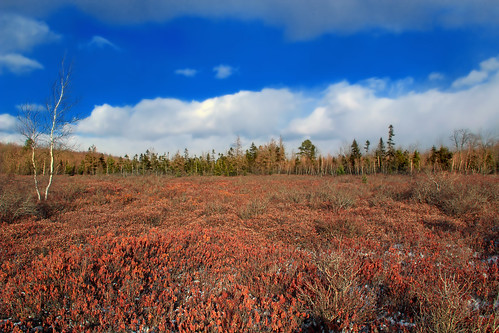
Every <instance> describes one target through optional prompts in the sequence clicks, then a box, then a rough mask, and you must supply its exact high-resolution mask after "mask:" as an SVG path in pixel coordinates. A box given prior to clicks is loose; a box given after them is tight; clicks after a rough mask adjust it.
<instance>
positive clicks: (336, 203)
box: [0, 174, 499, 332]
mask: <svg viewBox="0 0 499 333" xmlns="http://www.w3.org/2000/svg"><path fill="white" fill-rule="evenodd" d="M31 182H32V178H31V177H27V176H26V177H25V176H5V175H4V176H1V178H0V186H1V191H0V195H1V201H0V218H1V219H2V223H1V225H0V226H1V229H0V239H1V244H0V264H1V268H0V331H7V332H9V331H36V330H34V329H33V328H36V329H37V330H38V331H47V332H51V331H52V330H55V331H66V332H80V331H92V332H99V331H100V332H111V331H120V332H163V331H174V332H193V331H199V332H265V331H280V332H296V331H305V332H357V331H360V332H398V331H408V332H498V331H499V272H498V265H499V256H498V254H499V178H498V177H497V176H482V175H468V176H464V175H453V174H419V175H417V176H413V177H411V176H395V175H393V176H385V175H378V176H368V177H361V176H338V177H313V176H282V175H281V176H245V177H180V178H175V177H157V176H133V177H127V178H123V177H118V176H109V177H106V176H94V177H92V176H75V177H69V176H58V177H56V178H55V182H54V185H53V188H52V192H51V197H49V200H48V201H47V202H42V203H37V202H36V201H35V200H34V189H33V185H32V183H31Z"/></svg>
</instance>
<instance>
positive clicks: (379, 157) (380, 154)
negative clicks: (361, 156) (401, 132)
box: [375, 138, 386, 170]
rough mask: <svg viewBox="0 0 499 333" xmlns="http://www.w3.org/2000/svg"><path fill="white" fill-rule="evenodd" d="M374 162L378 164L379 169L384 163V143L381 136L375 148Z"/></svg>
mask: <svg viewBox="0 0 499 333" xmlns="http://www.w3.org/2000/svg"><path fill="white" fill-rule="evenodd" d="M375 154H376V162H377V164H378V169H379V170H381V168H382V167H383V165H384V159H385V155H386V151H385V143H384V142H383V138H379V143H378V147H377V148H376V152H375Z"/></svg>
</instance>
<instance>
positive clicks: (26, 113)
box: [18, 59, 78, 200]
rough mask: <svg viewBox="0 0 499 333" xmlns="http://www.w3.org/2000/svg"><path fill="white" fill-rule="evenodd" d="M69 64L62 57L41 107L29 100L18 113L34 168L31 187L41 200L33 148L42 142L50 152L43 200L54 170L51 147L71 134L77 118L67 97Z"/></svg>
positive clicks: (39, 145)
mask: <svg viewBox="0 0 499 333" xmlns="http://www.w3.org/2000/svg"><path fill="white" fill-rule="evenodd" d="M71 74H72V72H71V65H69V66H68V65H66V63H65V59H62V61H61V65H60V70H59V75H58V78H57V80H56V81H55V82H54V84H53V86H52V95H51V97H50V98H49V99H48V100H47V102H46V103H45V110H44V111H41V110H38V109H37V107H36V106H33V105H32V104H25V105H24V106H22V107H21V112H20V114H19V116H18V120H19V122H18V124H19V133H20V134H22V135H23V136H24V137H25V138H26V143H27V145H28V146H29V147H30V148H31V162H32V165H33V169H34V172H33V174H34V181H35V189H36V193H37V195H38V200H41V195H40V190H39V186H38V179H37V170H36V151H37V149H38V148H39V147H43V146H46V147H47V148H48V151H49V156H50V169H49V179H48V182H47V186H46V187H45V191H44V200H47V198H48V193H49V189H50V186H51V185H52V181H53V176H54V173H55V170H54V149H55V148H58V147H59V146H61V145H62V144H63V143H64V140H65V139H67V138H68V137H69V135H70V134H71V128H72V125H74V124H75V123H76V122H77V121H78V119H77V118H76V117H71V115H70V110H71V108H72V107H73V106H74V100H73V99H71V94H70V87H71Z"/></svg>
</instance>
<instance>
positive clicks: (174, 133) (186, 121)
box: [75, 58, 499, 155]
mask: <svg viewBox="0 0 499 333" xmlns="http://www.w3.org/2000/svg"><path fill="white" fill-rule="evenodd" d="M497 59H498V58H491V59H489V60H487V61H485V62H482V63H481V64H480V70H479V71H486V73H487V79H485V80H484V79H481V80H479V83H476V81H475V85H472V86H469V85H466V86H461V83H460V82H463V81H466V80H467V78H468V77H469V75H468V76H466V77H463V78H459V79H457V80H456V81H455V82H454V83H453V84H452V87H450V88H449V89H447V90H438V89H431V90H427V91H423V92H412V91H408V92H404V93H401V94H396V95H390V94H387V93H386V92H387V91H392V90H393V86H396V87H398V86H399V85H400V82H390V81H389V80H380V79H371V80H365V81H362V82H360V83H356V84H351V83H349V82H346V81H343V82H338V83H335V84H331V85H329V86H328V87H327V88H326V89H324V90H323V91H321V92H319V93H311V92H307V91H292V90H289V89H263V90H261V91H240V92H238V93H235V94H230V95H224V96H219V97H214V98H210V99H207V100H204V101H181V100H178V99H171V98H156V99H145V100H142V101H140V102H139V103H138V104H136V105H132V106H124V107H117V106H111V105H108V104H104V105H100V106H96V107H95V108H94V109H93V111H92V113H91V115H90V116H89V117H87V118H85V119H83V120H82V121H81V122H80V124H79V125H78V126H77V127H76V129H75V133H76V135H77V139H78V141H79V142H80V143H81V144H82V145H83V147H82V148H83V149H85V148H86V147H88V146H90V145H92V144H95V145H96V146H97V147H98V149H99V150H101V151H104V152H109V153H114V154H122V155H123V154H125V153H128V154H131V153H140V152H143V151H145V150H146V149H150V148H155V150H156V151H159V152H167V151H169V152H175V151H177V150H183V148H188V149H189V150H190V151H191V152H193V153H197V154H200V153H201V152H208V151H211V149H212V148H214V149H216V150H217V151H219V152H223V151H225V150H226V149H228V147H230V144H231V143H233V142H234V140H235V138H236V137H237V136H240V137H241V139H242V141H243V144H245V145H249V144H250V143H251V141H255V142H256V143H257V144H258V143H264V142H267V141H268V140H269V139H270V138H278V137H279V136H283V138H284V140H285V142H286V144H287V145H288V150H292V149H296V147H298V146H299V145H300V143H301V141H303V140H304V139H305V138H310V139H311V140H312V141H313V142H314V143H316V144H317V146H318V147H319V148H320V150H321V151H322V152H323V153H337V152H338V151H339V150H340V149H341V148H342V147H345V146H348V145H349V144H350V143H351V141H352V140H353V139H354V138H356V139H357V140H358V141H359V142H364V141H365V140H370V141H371V142H377V140H378V139H379V137H384V138H385V139H386V135H387V131H388V125H389V124H393V125H394V127H395V135H396V136H395V142H396V144H397V145H401V146H404V147H406V148H407V147H409V146H411V145H419V147H420V149H426V148H429V147H430V146H431V145H433V144H439V143H440V142H441V141H442V142H443V143H444V144H448V142H447V138H448V137H449V135H450V134H451V133H452V131H453V130H455V129H459V128H469V129H471V130H472V131H475V132H478V131H489V132H490V131H492V132H497V130H498V129H499V113H498V112H497V105H499V94H497V91H499V67H496V65H495V64H496V62H495V61H497ZM472 73H473V72H472ZM406 81H408V82H410V80H406ZM455 86H461V87H462V88H460V89H455V88H453V87H455ZM386 96H392V97H386ZM495 134H497V133H495Z"/></svg>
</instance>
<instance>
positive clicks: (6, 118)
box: [0, 113, 17, 132]
mask: <svg viewBox="0 0 499 333" xmlns="http://www.w3.org/2000/svg"><path fill="white" fill-rule="evenodd" d="M16 124H17V119H16V118H15V117H13V116H11V115H10V114H6V113H5V114H0V131H1V132H14V131H15V130H16Z"/></svg>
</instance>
